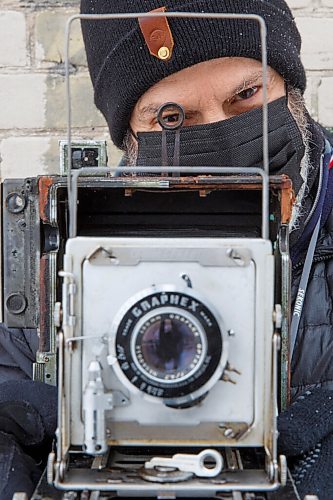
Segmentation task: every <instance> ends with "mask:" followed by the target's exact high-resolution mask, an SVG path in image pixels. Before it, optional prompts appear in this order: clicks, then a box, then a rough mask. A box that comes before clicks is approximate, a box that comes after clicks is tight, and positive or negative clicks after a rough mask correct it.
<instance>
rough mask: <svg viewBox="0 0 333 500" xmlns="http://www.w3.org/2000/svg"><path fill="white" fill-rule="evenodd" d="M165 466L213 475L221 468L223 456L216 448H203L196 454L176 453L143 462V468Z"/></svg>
mask: <svg viewBox="0 0 333 500" xmlns="http://www.w3.org/2000/svg"><path fill="white" fill-rule="evenodd" d="M159 467H163V468H164V467H167V468H170V469H178V470H180V471H182V472H192V473H193V474H195V475H196V476H198V477H215V476H218V474H220V472H221V471H222V468H223V458H222V456H221V454H220V453H219V452H218V451H216V450H211V449H207V450H203V451H202V452H201V453H199V454H198V455H190V454H185V453H184V454H183V453H177V454H176V455H173V457H172V458H165V457H154V458H152V459H151V460H150V461H149V462H146V463H145V469H155V468H159Z"/></svg>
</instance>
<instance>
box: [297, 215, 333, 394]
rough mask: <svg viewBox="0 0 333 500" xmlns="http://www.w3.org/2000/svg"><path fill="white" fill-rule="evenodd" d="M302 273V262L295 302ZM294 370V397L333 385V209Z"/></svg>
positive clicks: (308, 298)
mask: <svg viewBox="0 0 333 500" xmlns="http://www.w3.org/2000/svg"><path fill="white" fill-rule="evenodd" d="M300 264H302V263H300ZM301 274H302V265H298V266H297V267H296V269H294V270H293V278H292V300H293V302H294V301H295V299H296V296H297V291H298V286H299V281H300V278H301ZM291 372H292V382H291V386H292V398H293V399H294V398H295V397H297V396H298V395H299V394H301V393H303V392H304V391H306V390H307V389H311V388H314V387H318V386H322V387H325V388H327V389H333V213H332V214H331V215H330V217H329V219H328V221H327V223H326V225H325V226H324V228H323V229H322V230H321V234H320V237H319V240H318V243H317V247H316V252H315V257H314V263H313V265H312V269H311V274H310V279H309V283H308V288H307V291H306V296H305V302H304V307H303V313H302V317H301V321H300V325H299V331H298V336H297V342H296V346H295V352H294V356H293V360H292V365H291Z"/></svg>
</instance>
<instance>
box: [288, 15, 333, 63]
mask: <svg viewBox="0 0 333 500" xmlns="http://www.w3.org/2000/svg"><path fill="white" fill-rule="evenodd" d="M296 22H297V25H298V27H299V30H300V32H301V34H302V38H303V46H302V60H303V63H304V65H305V67H306V69H308V70H329V69H333V50H332V33H333V18H326V19H323V18H311V17H299V18H297V19H296Z"/></svg>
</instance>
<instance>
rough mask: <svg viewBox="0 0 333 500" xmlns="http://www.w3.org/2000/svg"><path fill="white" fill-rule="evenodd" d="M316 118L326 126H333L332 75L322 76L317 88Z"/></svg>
mask: <svg viewBox="0 0 333 500" xmlns="http://www.w3.org/2000/svg"><path fill="white" fill-rule="evenodd" d="M318 115H319V116H318V118H319V122H320V123H321V124H322V125H324V126H326V127H333V77H332V78H323V79H322V81H321V84H320V86H319V89H318Z"/></svg>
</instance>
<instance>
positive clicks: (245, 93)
mask: <svg viewBox="0 0 333 500" xmlns="http://www.w3.org/2000/svg"><path fill="white" fill-rule="evenodd" d="M258 91H259V87H250V88H249V89H245V90H242V92H239V94H237V95H236V96H235V101H236V102H237V101H246V100H247V99H251V97H253V96H255V95H256V94H257V93H258Z"/></svg>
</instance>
